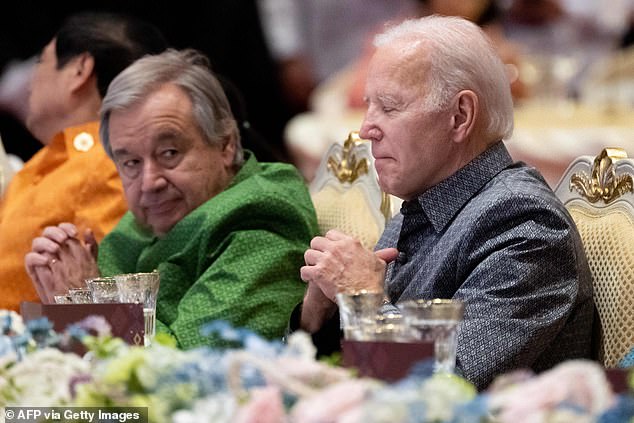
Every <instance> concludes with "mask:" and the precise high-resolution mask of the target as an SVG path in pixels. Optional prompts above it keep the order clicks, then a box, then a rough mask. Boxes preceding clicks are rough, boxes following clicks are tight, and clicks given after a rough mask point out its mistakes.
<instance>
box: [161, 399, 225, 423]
mask: <svg viewBox="0 0 634 423" xmlns="http://www.w3.org/2000/svg"><path fill="white" fill-rule="evenodd" d="M236 409H237V407H236V400H235V398H234V397H233V395H230V394H229V393H226V392H223V393H221V394H216V395H212V396H209V397H207V398H204V399H200V400H198V401H196V402H195V403H194V406H193V408H192V409H191V410H179V411H177V412H175V413H174V414H172V421H173V422H174V423H231V422H233V417H234V415H235V413H236Z"/></svg>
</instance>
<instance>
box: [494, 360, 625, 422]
mask: <svg viewBox="0 0 634 423" xmlns="http://www.w3.org/2000/svg"><path fill="white" fill-rule="evenodd" d="M614 401H615V397H614V394H613V392H612V389H611V387H610V384H609V382H608V380H607V378H606V377H605V373H604V371H603V368H602V367H601V366H600V365H599V364H597V363H595V362H592V361H586V360H571V361H567V362H564V363H562V364H560V365H558V366H556V367H554V368H553V369H551V370H549V371H547V372H544V373H542V374H540V375H538V376H535V377H534V378H532V379H529V380H527V381H524V382H523V383H520V384H517V385H509V386H507V387H504V388H503V389H501V390H499V391H494V392H492V393H491V397H490V406H491V409H492V410H493V411H494V413H495V414H496V417H497V418H498V421H500V422H513V423H516V422H518V421H522V422H527V423H528V422H542V421H547V420H548V416H549V415H552V414H555V413H557V412H559V411H558V410H557V408H558V406H560V405H562V404H567V405H572V406H575V407H578V409H579V410H580V411H579V412H580V413H581V412H585V415H586V416H598V415H599V414H600V413H602V412H603V411H605V410H607V409H608V408H610V407H611V406H612V405H613V404H614Z"/></svg>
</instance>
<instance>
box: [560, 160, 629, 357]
mask: <svg viewBox="0 0 634 423" xmlns="http://www.w3.org/2000/svg"><path fill="white" fill-rule="evenodd" d="M633 178H634V160H633V159H630V158H628V157H627V154H626V153H625V151H624V150H623V149H620V148H606V149H604V150H602V151H601V153H600V154H599V155H598V156H597V157H596V158H593V157H591V156H582V157H579V158H577V159H576V160H574V161H573V162H572V164H571V165H570V166H569V167H568V169H567V170H566V171H565V172H564V176H563V177H562V179H561V180H560V182H559V184H558V185H557V187H556V188H555V192H556V194H557V196H558V197H559V198H560V199H561V200H562V201H563V202H564V204H565V205H566V208H567V209H568V211H569V212H570V214H571V215H572V217H573V219H574V221H575V223H576V225H577V228H578V229H579V233H580V234H581V238H582V240H583V244H584V248H585V251H586V256H587V257H588V263H589V265H590V270H591V272H592V278H593V289H594V301H595V304H596V310H597V314H598V319H597V320H598V321H597V322H595V334H596V339H595V350H596V351H595V353H596V355H597V357H596V358H598V360H599V361H601V362H602V363H603V365H604V366H606V367H615V366H616V365H617V364H618V363H619V361H620V360H621V359H622V358H623V357H624V356H625V355H626V354H627V352H629V350H630V349H631V348H632V347H633V346H634V188H633V187H634V183H633Z"/></svg>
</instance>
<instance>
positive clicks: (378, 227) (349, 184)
mask: <svg viewBox="0 0 634 423" xmlns="http://www.w3.org/2000/svg"><path fill="white" fill-rule="evenodd" d="M310 193H311V197H312V199H313V204H314V205H315V210H316V212H317V221H318V223H319V229H320V231H321V233H322V234H325V233H326V232H327V231H328V230H330V229H338V230H340V231H342V232H344V233H346V234H348V235H351V236H354V237H355V238H358V239H359V240H360V241H361V243H362V244H363V245H364V246H365V247H366V248H370V249H371V248H373V247H374V245H375V244H376V242H377V241H378V239H379V236H380V235H381V233H382V232H383V229H384V227H385V224H386V223H387V221H388V220H389V219H390V218H391V217H392V206H391V199H390V196H389V195H387V194H385V193H383V192H382V191H381V188H380V187H379V184H378V181H377V176H376V171H375V170H374V165H373V158H372V153H371V149H370V143H369V142H367V141H365V140H362V139H361V138H359V134H358V133H357V132H351V133H350V135H349V136H348V139H347V140H346V141H345V143H344V144H343V145H342V144H339V143H334V144H333V145H331V146H330V148H329V149H328V151H327V152H326V155H325V156H324V157H323V158H322V160H321V163H320V165H319V167H318V168H317V172H316V175H315V178H314V179H313V181H312V182H311V184H310Z"/></svg>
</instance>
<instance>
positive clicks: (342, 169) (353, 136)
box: [328, 131, 370, 183]
mask: <svg viewBox="0 0 634 423" xmlns="http://www.w3.org/2000/svg"><path fill="white" fill-rule="evenodd" d="M361 142H363V141H362V140H361V138H359V133H358V132H356V131H354V132H350V135H348V139H347V140H346V142H345V143H344V144H343V150H342V152H341V158H339V157H336V155H334V154H333V155H332V156H330V157H328V170H329V171H331V172H332V173H333V174H334V175H335V176H336V177H337V179H338V180H339V182H341V183H344V182H350V183H352V182H354V181H356V180H357V179H358V178H359V177H360V176H362V175H365V174H366V173H368V169H369V167H370V164H369V163H368V159H361V160H359V161H357V156H356V154H354V146H355V145H356V144H357V143H361Z"/></svg>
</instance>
